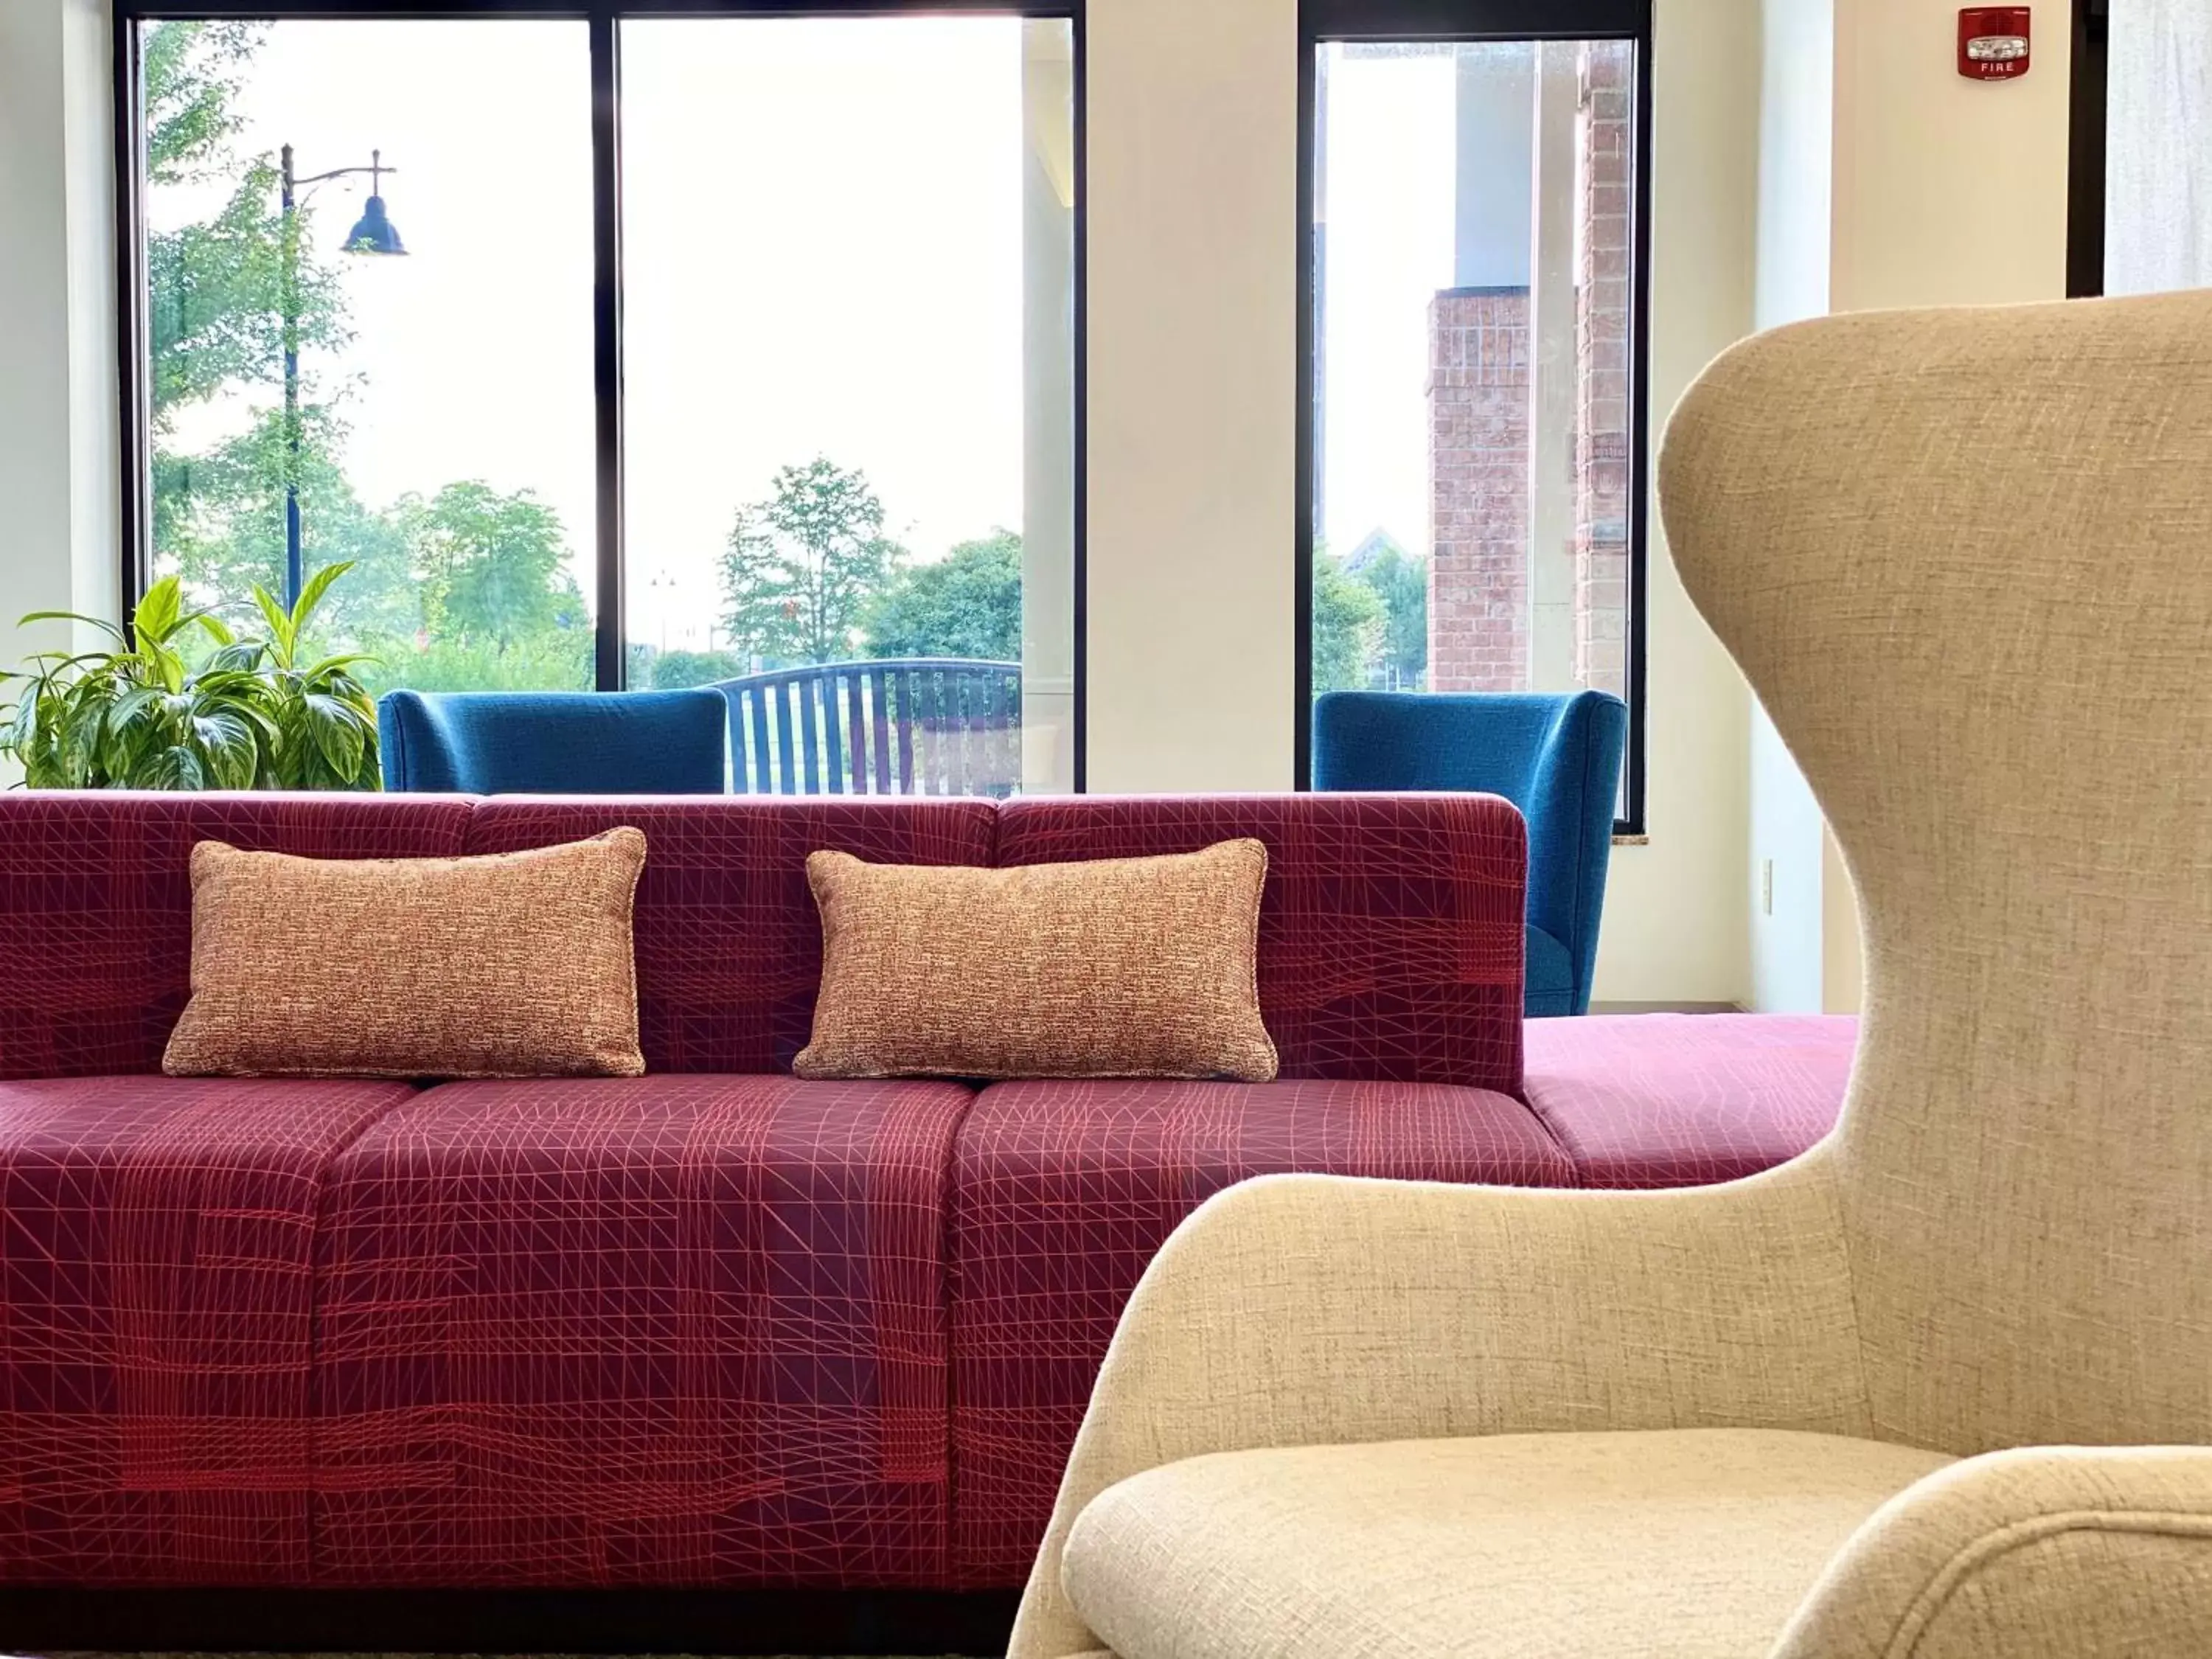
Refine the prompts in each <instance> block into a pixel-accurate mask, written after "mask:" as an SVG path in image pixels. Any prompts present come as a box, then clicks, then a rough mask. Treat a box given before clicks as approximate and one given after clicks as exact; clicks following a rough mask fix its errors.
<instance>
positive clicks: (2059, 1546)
mask: <svg viewBox="0 0 2212 1659" xmlns="http://www.w3.org/2000/svg"><path fill="white" fill-rule="evenodd" d="M2123 1653H2124V1654H2128V1655H2130V1656H2140V1659H2154V1656H2160V1659H2162V1656H2172V1659H2185V1656H2192V1655H2202V1654H2207V1653H2212V1448H2206V1447H2200V1446H2136V1447H2124V1448H2118V1449H2089V1448H2083V1447H2074V1446H2063V1447H2050V1446H2038V1447H2033V1448H2029V1449H2024V1450H2019V1451H2002V1452H1992V1453H1990V1454H1989V1455H1986V1456H1983V1457H1973V1458H1969V1459H1967V1460H1966V1461H1965V1462H1960V1463H1954V1464H1953V1465H1951V1466H1950V1467H1949V1468H1946V1469H1942V1470H1940V1471H1938V1472H1937V1473H1936V1474H1931V1475H1929V1477H1928V1478H1927V1479H1926V1480H1921V1481H1918V1482H1917V1483H1916V1484H1914V1485H1913V1486H1911V1487H1909V1488H1908V1489H1906V1490H1905V1492H1900V1493H1899V1494H1898V1496H1897V1497H1896V1498H1893V1499H1891V1500H1890V1501H1889V1502H1888V1503H1887V1504H1884V1505H1883V1506H1882V1507H1881V1509H1880V1510H1876V1511H1875V1514H1874V1515H1873V1516H1870V1517H1869V1519H1868V1521H1867V1522H1866V1524H1865V1525H1864V1526H1863V1527H1861V1528H1859V1530H1858V1531H1857V1533H1856V1534H1853V1536H1852V1538H1851V1540H1850V1542H1849V1543H1848V1544H1846V1545H1844V1548H1843V1550H1842V1551H1841V1553H1838V1555H1837V1557H1836V1559H1834V1560H1833V1561H1832V1562H1831V1563H1830V1564H1829V1566H1828V1570H1827V1571H1826V1573H1824V1574H1822V1575H1821V1577H1820V1583H1818V1584H1816V1585H1815V1586H1814V1589H1813V1592H1812V1594H1811V1595H1809V1596H1808V1597H1807V1598H1806V1601H1805V1605H1804V1606H1803V1607H1802V1608H1800V1609H1799V1610H1798V1613H1797V1616H1796V1618H1795V1619H1793V1620H1791V1621H1790V1626H1789V1628H1788V1629H1787V1630H1786V1631H1784V1633H1783V1636H1782V1639H1781V1640H1780V1641H1779V1642H1778V1644H1776V1647H1775V1650H1774V1655H1773V1659H2012V1656H2015V1655H2019V1654H2052V1655H2059V1654H2064V1655H2068V1656H2076V1659H2091V1656H2100V1655H2118V1654H2123Z"/></svg>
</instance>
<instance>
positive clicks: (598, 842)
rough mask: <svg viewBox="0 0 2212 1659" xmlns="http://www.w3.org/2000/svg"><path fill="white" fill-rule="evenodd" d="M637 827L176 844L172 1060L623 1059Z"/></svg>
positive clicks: (414, 1070) (556, 1072)
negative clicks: (483, 854)
mask: <svg viewBox="0 0 2212 1659" xmlns="http://www.w3.org/2000/svg"><path fill="white" fill-rule="evenodd" d="M644 866H645V837H644V836H643V835H641V833H639V832H638V831H637V830H635V829H610V830H608V831H607V832H606V833H605V835H601V836H592V837H591V838H590V839H589V840H587V841H580V842H570V843H568V845H567V846H564V847H540V848H532V849H530V850H529V851H527V852H521V853H501V854H495V855H494V856H491V857H488V858H459V859H295V858H289V857H287V856H285V855H284V854H281V853H241V852H240V851H239V850H238V849H237V848H234V847H229V846H226V845H225V844H224V843H223V842H219V841H204V842H201V843H200V844H199V845H198V846H197V847H196V848H193V849H192V866H191V867H192V999H191V1001H190V1002H188V1003H186V1004H185V1012H184V1017H183V1018H180V1019H179V1020H178V1022H177V1029H176V1030H174V1031H173V1032H172V1033H171V1034H170V1036H169V1047H168V1051H167V1053H166V1054H163V1056H162V1058H161V1069H162V1070H163V1071H165V1072H167V1073H171V1074H172V1075H173V1076H179V1077H191V1076H208V1075H214V1076H222V1077H395V1078H424V1077H444V1078H463V1077H578V1076H580V1077H609V1076H611V1077H635V1076H637V1075H638V1074H639V1073H641V1072H642V1071H644V1070H645V1060H644V1057H643V1056H642V1055H641V1054H639V1053H638V1051H637V970H636V969H635V967H634V966H633V963H632V951H631V947H630V903H631V895H632V894H633V893H634V892H635V890H636V887H637V877H638V872H639V871H640V870H641V869H642V868H643V867H644Z"/></svg>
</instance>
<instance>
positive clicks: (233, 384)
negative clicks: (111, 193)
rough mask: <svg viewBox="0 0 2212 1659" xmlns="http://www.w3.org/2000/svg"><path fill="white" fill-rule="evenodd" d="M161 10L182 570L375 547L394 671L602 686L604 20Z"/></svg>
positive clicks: (165, 317) (163, 441)
mask: <svg viewBox="0 0 2212 1659" xmlns="http://www.w3.org/2000/svg"><path fill="white" fill-rule="evenodd" d="M141 28H142V33H141V36H140V41H139V47H140V59H141V63H142V65H143V68H142V72H141V81H142V85H143V112H144V113H143V128H142V133H143V137H142V139H141V148H142V153H143V160H142V162H141V165H142V167H143V173H142V175H141V177H142V179H143V190H142V201H143V214H144V220H145V235H146V240H145V270H146V280H147V285H148V286H147V304H146V307H145V323H146V332H147V354H148V355H147V357H146V360H145V364H146V374H145V380H144V384H145V389H146V399H147V416H148V421H147V428H146V433H147V436H148V438H149V447H148V467H149V475H150V490H149V505H150V508H151V512H150V519H149V527H150V532H151V536H150V540H151V554H152V568H153V573H154V574H155V575H156V576H166V575H170V574H176V575H179V576H181V577H182V579H183V580H184V582H185V586H187V588H188V589H189V590H190V591H191V592H192V593H193V594H194V595H196V596H197V597H198V598H199V599H203V600H204V601H206V602H208V603H210V604H213V605H217V606H219V607H221V608H222V610H223V611H226V612H228V613H229V614H230V616H231V617H233V618H234V619H235V620H236V621H238V622H240V623H251V622H252V620H253V615H254V605H253V601H252V587H253V586H254V585H256V584H258V585H259V586H262V587H264V588H265V589H267V590H268V591H269V592H272V593H280V594H281V593H283V592H285V591H286V589H287V588H288V586H296V585H297V584H298V583H299V582H300V581H301V580H302V579H303V578H307V577H311V576H313V574H314V573H315V572H317V571H318V570H319V569H321V568H323V567H325V566H326V565H330V564H333V563H338V562H348V563H349V564H350V565H351V566H352V568H351V569H350V570H349V571H348V572H347V573H346V574H345V575H344V576H343V577H342V578H341V579H339V580H337V582H336V584H335V585H333V586H331V589H330V596H329V599H328V600H327V602H326V603H325V606H324V607H323V611H322V613H321V617H320V622H321V625H322V627H323V628H324V629H325V635H326V638H327V640H328V641H329V642H330V643H331V644H332V645H334V646H336V645H340V644H343V646H345V647H350V648H354V649H358V650H362V651H365V652H369V653H374V659H375V660H374V662H373V663H372V664H371V665H368V668H367V670H366V671H365V677H366V678H368V680H369V681H370V683H371V684H372V685H373V686H374V687H377V688H382V687H388V686H397V685H412V686H419V687H423V688H428V689H433V690H450V689H459V688H465V687H466V688H474V687H487V688H489V687H501V688H509V687H513V688H532V689H556V688H558V689H565V690H574V689H580V688H585V687H588V686H590V685H591V684H592V656H593V651H592V611H591V599H590V596H591V594H592V591H593V586H594V581H593V548H592V331H591V298H592V174H591V167H592V154H591V124H590V112H591V76H590V64H589V59H588V55H587V51H586V28H585V26H584V25H583V24H582V23H580V22H543V21H388V22H368V21H347V20H340V19H332V18H314V19H306V18H303V19H297V20H292V21H283V22H274V23H252V22H236V21H200V20H196V19H175V20H167V21H153V22H148V23H145V24H143V25H142V26H141ZM396 88H404V96H401V95H397V94H396V93H395V89H396Z"/></svg>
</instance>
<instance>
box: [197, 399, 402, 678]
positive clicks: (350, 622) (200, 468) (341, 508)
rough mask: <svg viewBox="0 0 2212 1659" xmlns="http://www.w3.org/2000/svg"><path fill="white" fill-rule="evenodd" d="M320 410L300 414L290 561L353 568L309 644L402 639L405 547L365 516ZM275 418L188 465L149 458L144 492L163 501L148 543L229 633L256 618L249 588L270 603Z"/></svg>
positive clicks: (281, 461) (280, 476)
mask: <svg viewBox="0 0 2212 1659" xmlns="http://www.w3.org/2000/svg"><path fill="white" fill-rule="evenodd" d="M334 424H335V422H332V421H331V417H330V416H329V412H328V411H327V410H319V409H311V410H306V411H303V419H302V425H303V428H304V429H305V431H306V434H307V441H306V442H304V443H303V444H302V445H301V454H300V525H301V553H302V555H303V562H304V563H305V564H306V566H307V570H308V572H309V573H310V574H313V572H315V571H317V570H320V569H324V568H328V567H329V566H331V565H333V564H343V563H350V564H351V565H353V567H354V568H353V569H352V570H351V571H350V572H349V574H348V575H347V578H346V580H344V581H343V582H340V583H338V584H337V585H336V586H334V587H332V588H331V590H330V593H329V597H328V598H327V599H325V601H324V604H323V605H322V608H321V610H320V611H319V613H318V614H317V616H316V627H317V630H318V632H319V634H320V635H324V636H325V637H331V638H339V639H347V640H353V641H365V640H372V639H382V638H386V637H389V636H392V635H411V634H413V633H414V632H415V631H416V629H418V628H420V627H421V626H422V604H421V601H420V599H419V598H418V596H417V594H416V590H415V586H414V575H413V571H412V568H411V567H410V561H409V556H408V548H407V539H406V537H405V536H404V534H403V533H402V532H401V530H400V527H399V526H398V524H397V523H395V522H394V521H393V520H392V519H391V518H390V517H389V516H387V515H386V514H384V513H376V512H374V511H372V510H370V509H369V508H368V507H367V506H365V505H364V504H363V503H362V500H361V498H360V497H359V496H358V495H355V494H354V490H353V486H352V484H351V483H349V482H348V481H347V478H346V476H345V474H344V473H343V471H340V469H339V467H338V465H337V460H336V459H334V457H335V453H336V444H335V441H334V439H333V438H332V437H331V426H332V425H334ZM283 452H284V418H283V413H282V412H281V411H279V410H264V411H262V412H260V413H259V414H258V415H256V416H255V417H254V419H253V422H252V425H251V426H249V427H248V428H246V430H245V431H244V432H241V433H240V434H238V435H235V436H234V437H232V438H229V439H227V440H225V441H223V442H222V443H220V444H217V445H216V447H214V448H212V449H210V450H208V451H207V452H205V453H203V454H198V455H182V454H178V453H173V452H168V453H164V452H160V451H157V452H156V453H155V456H154V490H155V499H156V501H166V502H167V504H168V505H167V513H166V518H167V529H166V532H165V534H164V537H163V538H162V540H161V544H160V545H161V548H162V550H163V552H164V553H165V554H166V555H167V556H168V557H170V558H172V559H173V560H174V561H175V562H176V565H177V569H178V572H179V574H180V575H182V576H183V577H184V579H185V581H186V582H187V583H188V584H190V586H191V587H192V589H193V590H194V592H197V593H200V594H203V595H204V596H205V598H204V602H205V603H206V604H207V605H208V606H209V608H210V609H211V610H213V611H216V614H218V615H219V616H221V617H223V618H224V620H226V621H227V622H229V623H232V624H233V625H240V624H243V623H250V622H251V621H252V618H253V617H254V616H255V615H256V614H258V613H257V612H256V611H255V608H254V605H253V601H252V591H253V585H254V584H255V583H256V582H258V583H259V584H261V586H264V587H266V588H268V589H269V590H270V591H271V592H281V591H282V590H283V572H284V479H285V475H286V469H287V466H288V465H289V458H288V457H287V456H286V455H285V453H283Z"/></svg>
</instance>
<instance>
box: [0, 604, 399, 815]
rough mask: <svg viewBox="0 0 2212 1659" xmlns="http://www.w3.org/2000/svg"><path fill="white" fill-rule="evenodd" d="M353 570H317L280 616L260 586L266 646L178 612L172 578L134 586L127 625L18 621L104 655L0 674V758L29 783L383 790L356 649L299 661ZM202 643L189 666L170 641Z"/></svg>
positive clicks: (43, 618) (51, 657)
mask: <svg viewBox="0 0 2212 1659" xmlns="http://www.w3.org/2000/svg"><path fill="white" fill-rule="evenodd" d="M350 568H352V567H351V566H350V565H349V564H344V563H340V564H331V565H325V566H324V567H323V568H321V569H320V570H318V571H317V572H316V573H315V574H314V575H313V577H312V578H311V579H310V580H308V582H307V586H306V587H305V588H304V589H302V590H301V594H300V597H299V599H297V600H296V601H295V603H294V605H292V608H291V609H290V610H289V611H287V610H286V609H285V608H284V606H283V605H282V604H281V603H279V602H278V600H277V599H276V598H275V597H274V596H272V595H271V594H270V592H268V591H267V590H266V589H265V588H264V587H262V586H260V584H258V583H256V584H255V585H254V588H253V599H254V603H255V604H256V605H258V607H259V608H260V611H261V615H262V618H263V620H264V622H265V623H267V624H268V629H269V636H268V637H267V638H266V639H240V638H239V637H237V635H235V634H234V633H233V632H232V630H231V629H230V628H229V627H228V625H227V624H225V623H224V622H223V621H222V618H221V617H216V615H214V613H212V612H211V611H204V610H188V609H186V608H185V599H184V591H183V588H182V586H180V585H179V582H178V580H177V578H175V577H174V576H167V577H164V578H163V579H162V580H160V581H158V582H155V584H154V585H153V586H151V587H149V588H148V589H147V590H146V595H145V597H144V598H143V599H140V600H139V601H138V605H137V609H136V610H134V611H132V612H131V622H130V625H129V627H128V628H127V629H121V628H118V627H116V626H115V625H114V624H113V623H108V622H104V621H102V620H100V618H99V617H81V616H78V615H76V613H75V612H73V611H34V612H33V613H32V614H31V615H30V616H27V617H24V618H23V621H24V623H26V624H28V623H38V622H73V623H83V624H85V625H86V626H88V627H91V628H94V629H99V630H100V632H101V633H103V634H105V635H107V636H108V637H109V638H111V639H112V640H113V641H114V642H115V645H116V647H117V648H116V649H114V650H101V651H86V652H75V653H71V652H64V651H48V652H42V653H39V654H38V655H36V656H33V658H31V659H30V661H29V663H28V665H27V666H25V667H24V668H21V669H20V670H17V671H15V672H14V673H10V674H5V675H0V684H4V683H7V682H10V681H21V683H22V689H21V692H20V695H19V696H18V698H17V700H16V701H15V702H13V703H10V704H7V705H4V706H0V755H5V756H7V757H10V758H11V759H13V760H15V762H16V763H18V764H20V765H21V767H22V769H23V780H24V781H25V782H26V783H27V784H28V785H29V786H30V787H32V788H33V789H375V788H379V787H381V785H382V779H383V774H382V769H381V767H380V763H379V757H378V755H377V742H376V705H375V703H374V702H373V701H372V700H371V698H370V697H369V695H368V690H366V689H365V688H364V687H363V686H362V684H361V682H360V681H359V680H358V679H356V678H355V677H354V673H353V669H354V667H355V665H356V664H358V663H362V662H364V661H368V660H369V659H368V658H366V657H363V656H362V655H359V654H351V655H337V656H328V657H320V658H315V659H307V660H303V657H304V656H305V653H304V650H303V646H304V641H305V635H306V634H307V624H308V623H309V621H310V620H311V619H312V618H313V616H314V612H315V608H316V606H318V605H320V604H321V603H322V600H323V596H324V595H325V593H327V592H329V591H330V587H331V583H333V582H335V581H336V580H337V579H338V578H339V577H341V576H343V574H345V573H346V572H347V571H348V570H349V569H350ZM195 635H198V636H204V639H205V640H206V641H209V642H210V646H211V648H210V649H209V650H208V652H207V653H206V655H205V656H204V658H203V659H201V660H199V661H198V662H197V663H194V662H192V661H191V659H188V658H187V657H186V655H185V651H184V650H183V648H182V647H183V645H184V644H185V643H186V642H189V641H192V640H193V638H194V636H195Z"/></svg>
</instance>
